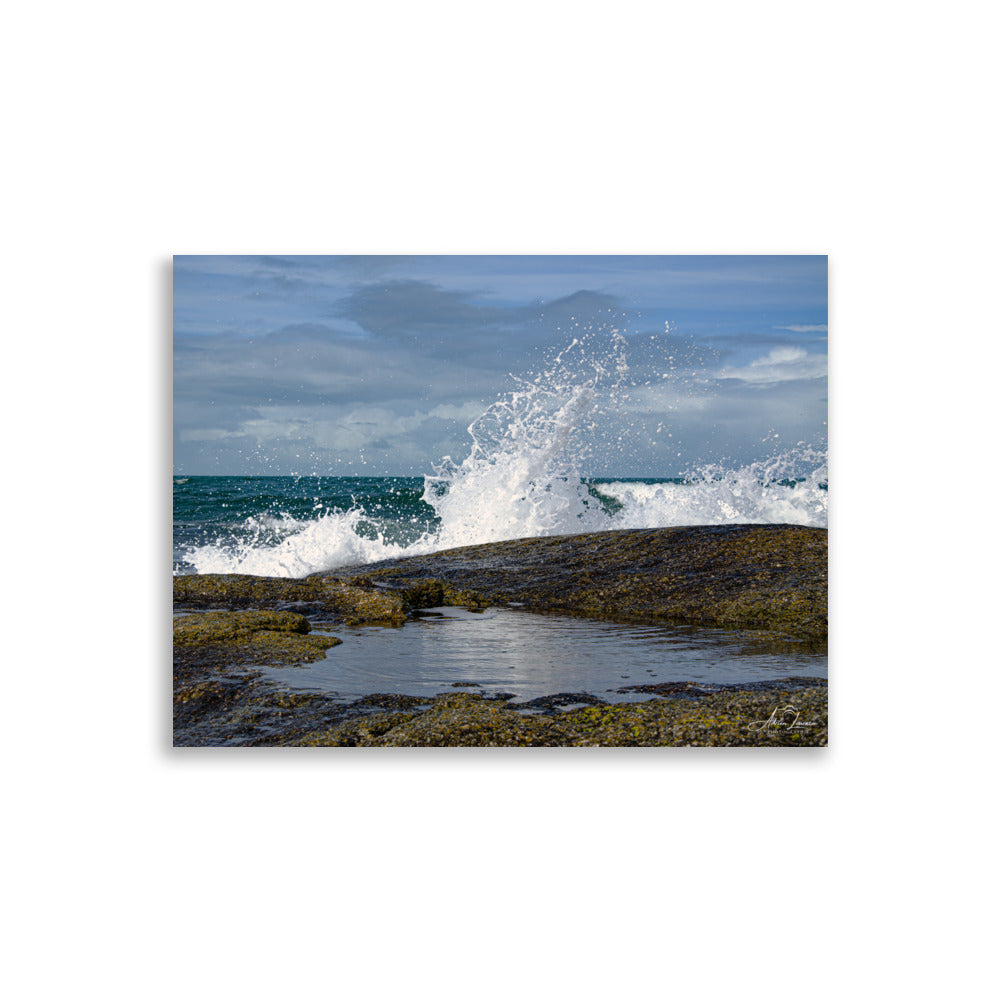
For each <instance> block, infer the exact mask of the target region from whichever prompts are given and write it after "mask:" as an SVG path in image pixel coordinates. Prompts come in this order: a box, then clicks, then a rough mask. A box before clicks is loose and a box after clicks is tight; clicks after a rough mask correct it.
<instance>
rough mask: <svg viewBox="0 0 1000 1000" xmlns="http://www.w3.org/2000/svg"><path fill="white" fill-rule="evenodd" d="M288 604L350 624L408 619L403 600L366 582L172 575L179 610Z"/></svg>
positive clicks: (326, 579)
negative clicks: (312, 610) (307, 608)
mask: <svg viewBox="0 0 1000 1000" xmlns="http://www.w3.org/2000/svg"><path fill="white" fill-rule="evenodd" d="M288 604H299V605H308V606H310V608H312V609H314V610H317V611H320V612H326V613H327V614H330V615H332V616H334V617H336V618H338V619H339V620H341V621H343V622H344V623H345V624H351V625H402V624H403V623H404V622H405V621H406V607H405V604H404V601H403V598H402V597H401V596H400V595H399V594H395V593H391V592H388V591H386V590H384V589H379V588H377V587H376V586H375V585H374V584H373V583H372V582H371V581H367V580H352V581H345V580H341V579H337V578H324V577H316V576H314V577H307V578H305V579H303V580H290V579H285V578H277V577H266V576H247V575H244V574H239V573H227V574H211V573H209V574H204V575H202V574H195V575H188V576H175V577H174V605H175V607H178V608H226V609H228V610H236V609H238V608H250V607H253V608H270V609H275V608H276V606H278V605H288Z"/></svg>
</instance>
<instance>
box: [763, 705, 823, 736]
mask: <svg viewBox="0 0 1000 1000" xmlns="http://www.w3.org/2000/svg"><path fill="white" fill-rule="evenodd" d="M799 715H800V712H799V710H798V709H797V708H796V707H795V706H794V705H783V706H781V707H779V708H775V710H774V711H773V712H772V713H771V717H770V718H769V719H765V720H764V721H763V722H761V721H760V720H757V721H756V722H751V723H749V724H748V725H747V731H748V732H751V733H762V732H764V730H766V729H788V730H792V729H808V728H809V727H810V726H815V725H817V723H815V722H800V721H799Z"/></svg>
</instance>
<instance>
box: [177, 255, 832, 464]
mask: <svg viewBox="0 0 1000 1000" xmlns="http://www.w3.org/2000/svg"><path fill="white" fill-rule="evenodd" d="M173 306H174V444H173V447H174V470H175V472H176V473H178V474H187V475H240V474H248V475H268V474H270V475H297V474H317V473H319V474H331V475H420V474H423V473H429V472H431V471H432V467H433V465H434V464H435V463H437V462H439V461H440V460H441V458H442V457H443V456H445V455H450V456H451V457H452V458H454V459H455V460H461V459H462V458H464V457H465V455H467V454H468V452H469V448H470V445H471V439H470V437H469V435H468V432H467V427H468V425H469V423H470V422H471V421H472V420H473V419H474V418H475V417H476V416H478V415H479V414H480V413H482V412H483V410H485V409H486V407H487V406H489V405H490V404H491V403H492V402H494V400H495V399H496V398H497V397H498V396H499V395H502V394H504V393H506V392H509V391H511V390H512V389H513V388H515V385H516V382H515V377H520V378H530V377H531V376H530V374H529V373H533V372H536V371H538V370H539V369H541V368H543V367H544V365H545V362H546V359H551V358H552V357H553V356H554V355H555V354H556V353H558V352H559V351H561V350H562V349H563V348H565V347H566V346H567V345H568V344H569V343H570V342H571V341H572V340H573V339H574V338H577V339H582V340H583V341H584V345H583V346H582V347H580V348H577V355H578V356H579V357H580V361H579V364H578V377H579V378H580V379H586V378H587V377H588V372H589V371H590V367H589V365H590V362H591V361H600V360H601V359H607V357H608V356H609V353H610V349H611V343H612V338H613V336H614V332H613V331H618V332H619V333H620V334H621V335H623V336H624V338H625V342H626V348H625V358H626V361H627V365H628V372H627V374H626V376H625V379H624V381H623V383H622V384H621V385H620V387H619V389H618V390H617V392H616V394H615V396H614V398H613V399H607V400H602V412H601V415H600V418H599V420H598V421H596V423H597V426H596V427H595V428H594V429H593V430H592V431H588V432H587V434H588V440H587V442H586V443H587V444H588V446H589V456H588V459H587V463H586V468H585V469H584V470H583V471H584V472H585V473H587V474H589V475H598V476H599V475H648V476H669V475H677V474H680V473H682V472H684V471H685V470H687V469H690V468H693V467H695V466H698V465H701V464H703V463H705V462H724V463H726V464H745V463H747V462H749V461H752V460H754V459H757V458H765V457H768V456H769V455H771V454H773V453H775V452H776V451H780V450H783V449H784V448H788V447H792V446H794V445H796V444H797V442H799V441H805V442H807V443H809V444H820V445H822V444H825V439H826V413H827V258H826V257H825V256H555V255H553V256H537V255H536V256H389V255H386V256H378V255H368V256H298V257H296V256H176V257H175V258H174V303H173ZM581 352H582V353H581ZM588 359H589V360H588ZM664 376H666V377H664ZM605 404H606V405H605Z"/></svg>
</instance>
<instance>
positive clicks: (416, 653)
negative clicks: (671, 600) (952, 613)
mask: <svg viewBox="0 0 1000 1000" xmlns="http://www.w3.org/2000/svg"><path fill="white" fill-rule="evenodd" d="M315 632H316V633H317V634H330V635H336V636H337V637H338V638H339V639H342V640H343V643H342V644H341V645H339V646H335V647H334V648H333V649H331V650H329V651H328V652H327V654H326V658H325V659H323V660H320V661H318V662H316V663H311V664H306V665H304V666H301V667H284V668H277V667H274V668H267V669H266V670H265V673H266V674H267V675H268V676H270V677H273V678H275V679H277V680H280V681H281V682H282V683H284V684H287V685H288V686H290V687H294V688H305V689H312V690H321V691H324V692H326V693H328V694H331V695H337V696H340V697H342V698H345V699H354V698H359V697H361V696H363V695H366V694H373V693H376V692H378V693H386V694H412V695H425V696H426V695H433V694H439V693H441V692H444V691H452V690H455V689H456V685H459V684H462V683H465V684H469V685H476V686H475V687H472V686H469V687H468V688H467V690H470V691H478V692H481V693H483V694H495V693H498V692H509V693H511V694H513V695H514V696H515V697H516V698H517V699H518V700H519V701H521V700H527V699H531V698H537V697H543V696H545V695H551V694H556V693H559V692H581V691H585V692H587V693H588V694H592V695H596V696H597V697H598V698H601V699H603V700H605V701H630V700H639V699H642V698H646V697H649V695H646V694H640V693H636V692H623V691H620V690H619V689H621V688H625V687H629V686H632V685H637V684H660V683H665V682H669V681H699V682H702V683H708V684H737V683H745V682H747V681H767V680H781V679H783V678H786V677H793V676H794V677H821V678H825V677H826V676H827V655H826V649H825V647H824V648H822V649H817V648H816V647H815V646H810V645H807V644H803V643H794V642H786V643H775V642H765V641H762V640H760V639H759V638H755V637H752V636H750V635H749V634H746V633H739V632H731V631H722V630H716V629H694V628H683V627H675V626H641V625H619V624H614V623H611V622H600V621H593V620H591V619H584V618H569V617H563V616H558V615H538V614H528V613H525V612H521V611H518V610H516V609H513V608H490V609H489V610H487V611H484V612H471V611H466V610H464V609H461V608H434V609H430V610H429V611H428V612H425V613H424V614H422V616H421V617H420V618H419V619H418V620H416V621H412V622H408V623H407V624H406V625H404V626H403V627H402V628H371V627H369V628H346V627H344V628H336V629H332V630H330V631H329V632H322V630H320V629H319V628H316V629H315Z"/></svg>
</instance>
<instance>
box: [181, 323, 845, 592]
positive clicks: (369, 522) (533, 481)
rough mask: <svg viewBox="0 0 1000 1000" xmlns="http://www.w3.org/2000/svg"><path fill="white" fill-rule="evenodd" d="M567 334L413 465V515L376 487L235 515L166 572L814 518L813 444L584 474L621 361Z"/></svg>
mask: <svg viewBox="0 0 1000 1000" xmlns="http://www.w3.org/2000/svg"><path fill="white" fill-rule="evenodd" d="M579 344H580V342H579V341H577V340H574V341H573V343H572V344H570V345H569V347H568V348H566V350H565V351H563V352H562V353H561V354H559V355H558V356H557V357H556V358H555V359H554V361H553V362H552V364H551V365H550V366H549V367H548V368H547V369H546V370H544V371H542V372H541V373H539V374H537V375H536V376H535V377H534V379H533V380H532V381H520V382H519V384H518V388H517V389H516V390H515V391H514V392H512V393H509V394H507V395H505V396H503V397H501V398H499V399H498V400H497V401H496V402H495V403H494V404H493V405H492V406H490V407H489V408H488V409H487V410H486V411H485V412H484V413H483V414H482V415H481V416H480V417H478V418H477V419H476V420H475V421H473V423H472V424H471V425H470V426H469V428H468V433H469V435H470V437H471V441H472V446H471V450H470V453H469V456H468V457H467V458H466V459H464V461H462V462H454V461H452V459H451V458H450V457H446V458H444V459H443V460H442V461H441V464H440V465H439V466H437V467H436V468H435V469H434V471H433V474H431V475H427V476H425V477H424V488H423V494H422V501H423V503H424V504H425V505H426V510H427V515H426V516H424V517H418V516H416V515H413V514H412V513H409V514H407V516H406V517H404V518H402V519H400V518H399V517H393V516H392V514H391V512H390V511H389V510H388V508H387V506H386V504H385V503H384V497H383V498H382V499H381V500H379V502H377V503H376V502H374V501H373V500H371V499H369V500H367V501H364V502H362V503H361V504H359V505H357V506H354V507H352V508H350V509H335V510H327V511H324V512H323V513H322V514H320V515H318V516H316V517H312V518H305V519H295V518H288V517H286V518H274V517H271V518H269V519H258V521H257V522H256V523H249V522H251V521H253V519H248V526H247V530H246V531H245V532H243V533H242V535H241V537H240V538H235V537H230V538H228V539H226V540H224V541H222V540H216V541H213V542H209V543H207V544H203V545H193V546H190V547H188V548H187V549H186V550H185V551H184V552H183V557H182V560H181V563H180V568H179V571H180V572H192V571H193V572H197V573H249V574H254V575H262V576H289V577H302V576H306V575H308V574H310V573H315V572H322V571H327V570H333V569H337V568H340V567H344V566H352V565H361V564H366V563H371V562H377V561H379V560H382V559H394V558H401V557H404V556H410V555H423V554H426V553H429V552H434V551H437V550H440V549H446V548H454V547H459V546H463V545H475V544H482V543H485V542H493V541H504V540H508V539H514V538H529V537H540V536H546V535H558V534H574V533H579V532H588V531H607V530H612V529H615V528H658V527H675V526H681V525H705V524H751V523H788V524H799V525H812V526H817V527H825V526H826V523H827V498H828V489H827V457H826V451H825V449H821V448H816V447H809V446H807V445H806V444H804V443H801V442H800V443H799V445H797V446H796V448H794V449H792V450H790V451H785V452H782V453H781V454H777V455H774V456H772V457H770V458H768V459H765V460H761V461H757V462H754V463H752V464H750V465H747V466H743V467H740V468H735V469H728V468H725V467H723V466H720V465H705V466H702V467H700V468H698V469H695V470H693V471H690V472H689V473H688V474H686V475H685V476H684V477H682V478H681V479H675V480H654V479H645V480H641V481H635V480H628V479H612V480H589V479H587V478H586V477H584V476H583V475H582V474H581V469H582V466H583V464H584V463H585V461H586V458H587V448H586V447H585V446H584V445H583V444H582V443H581V442H582V438H583V434H582V433H581V432H582V430H583V429H585V428H592V427H593V426H594V423H595V421H599V420H600V417H601V415H602V412H603V411H604V407H605V406H606V405H607V401H608V400H609V399H610V400H613V399H614V397H615V394H616V392H617V390H618V388H619V386H620V385H621V384H622V381H623V378H624V375H625V373H626V371H627V365H626V364H625V353H624V352H625V340H624V338H623V337H620V335H619V336H616V337H615V338H614V339H613V341H612V344H611V348H610V350H609V351H607V352H606V353H605V354H604V355H603V358H602V360H601V361H599V362H596V363H595V362H593V361H590V362H588V363H586V364H581V363H580V361H581V353H580V352H579V351H578V352H576V354H573V352H574V349H576V348H577V347H578V346H579ZM175 571H178V570H175Z"/></svg>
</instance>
